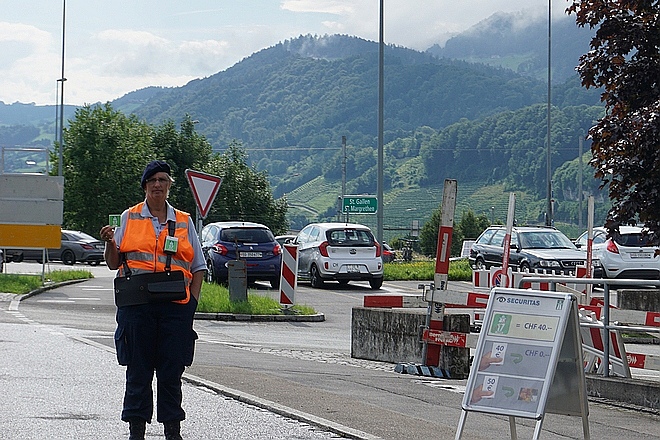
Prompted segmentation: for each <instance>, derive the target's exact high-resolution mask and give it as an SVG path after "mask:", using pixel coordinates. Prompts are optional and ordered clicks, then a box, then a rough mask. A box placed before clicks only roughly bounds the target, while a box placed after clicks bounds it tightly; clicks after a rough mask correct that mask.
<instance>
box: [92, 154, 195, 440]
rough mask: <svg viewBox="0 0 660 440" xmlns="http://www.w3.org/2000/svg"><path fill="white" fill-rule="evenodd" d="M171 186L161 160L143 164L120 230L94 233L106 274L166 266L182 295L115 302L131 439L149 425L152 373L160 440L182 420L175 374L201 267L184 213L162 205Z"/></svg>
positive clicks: (187, 348) (190, 340) (190, 349)
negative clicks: (138, 194) (134, 200)
mask: <svg viewBox="0 0 660 440" xmlns="http://www.w3.org/2000/svg"><path fill="white" fill-rule="evenodd" d="M172 183H173V179H172V177H171V176H170V166H169V165H168V164H167V163H166V162H164V161H159V160H155V161H152V162H150V163H149V164H147V166H146V168H145V169H144V172H143V174H142V179H141V184H142V189H144V191H145V194H146V197H145V200H144V201H143V202H141V203H138V204H137V205H135V206H133V207H131V208H129V209H127V210H126V211H124V212H123V214H122V215H121V221H120V225H119V227H117V228H116V229H114V227H113V226H110V225H106V226H104V227H103V228H101V231H100V235H101V238H102V239H103V240H105V241H106V247H105V261H106V263H107V265H108V268H109V269H111V270H116V269H119V270H118V273H117V276H118V277H123V276H126V273H125V272H126V268H127V267H128V268H129V271H130V273H132V274H142V273H155V272H163V271H164V270H165V268H166V265H167V266H168V270H169V269H170V268H171V269H172V270H175V271H181V272H183V279H184V284H185V297H183V299H179V300H177V301H166V302H153V301H150V300H148V299H144V300H143V298H141V297H139V295H135V296H134V298H130V300H129V301H127V302H125V303H126V304H129V305H122V303H121V301H119V298H116V303H117V330H116V332H115V346H116V349H117V359H118V361H119V363H120V364H121V365H125V366H126V391H125V394H124V404H123V410H122V413H121V419H122V420H123V421H125V422H128V423H129V430H130V437H129V439H131V440H136V439H139V440H142V439H144V437H145V431H146V423H147V422H149V423H151V418H152V415H153V407H154V405H153V396H152V382H153V376H154V371H155V372H156V376H157V378H158V379H157V385H156V391H157V396H156V399H157V420H158V422H161V423H163V425H164V431H165V438H166V440H179V439H181V438H182V437H181V433H180V426H181V421H182V420H184V419H185V417H186V414H185V411H184V410H183V408H182V406H181V402H182V390H181V377H182V375H183V372H184V370H185V367H186V366H189V365H191V364H192V360H193V353H194V345H195V340H196V339H197V334H196V333H195V331H194V330H193V326H192V324H193V318H194V314H195V309H196V307H197V302H198V300H199V293H200V290H201V286H202V281H203V279H204V271H205V270H206V264H205V261H204V256H203V254H202V249H201V245H200V243H199V239H198V237H197V233H196V231H195V225H194V222H193V221H192V219H191V218H190V215H189V214H187V213H185V212H183V211H179V210H178V209H175V208H174V207H172V205H170V204H169V203H168V201H167V196H168V193H169V189H170V187H171V185H172ZM168 255H169V257H168ZM115 290H117V289H115ZM129 293H130V292H129ZM116 294H117V293H116ZM182 295H183V294H182ZM124 299H126V298H124Z"/></svg>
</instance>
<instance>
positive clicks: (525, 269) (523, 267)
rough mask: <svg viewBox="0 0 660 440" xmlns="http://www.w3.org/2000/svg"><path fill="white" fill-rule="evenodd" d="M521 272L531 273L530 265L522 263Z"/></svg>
mask: <svg viewBox="0 0 660 440" xmlns="http://www.w3.org/2000/svg"><path fill="white" fill-rule="evenodd" d="M519 270H520V272H530V267H529V263H525V262H523V263H520V269H519Z"/></svg>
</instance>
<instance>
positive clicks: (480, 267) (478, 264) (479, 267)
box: [474, 257, 488, 270]
mask: <svg viewBox="0 0 660 440" xmlns="http://www.w3.org/2000/svg"><path fill="white" fill-rule="evenodd" d="M474 266H475V267H476V268H477V270H488V266H486V262H485V261H484V259H483V258H481V257H479V258H477V259H476V261H475V262H474Z"/></svg>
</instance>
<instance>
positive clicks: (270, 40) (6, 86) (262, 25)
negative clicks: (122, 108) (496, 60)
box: [0, 0, 568, 105]
mask: <svg viewBox="0 0 660 440" xmlns="http://www.w3.org/2000/svg"><path fill="white" fill-rule="evenodd" d="M64 1H66V22H65V25H66V28H65V30H66V32H65V33H66V38H65V40H66V44H65V66H64V69H65V71H64V77H65V78H67V81H66V86H65V98H64V101H65V103H66V104H76V105H81V104H85V103H95V102H99V101H100V102H106V101H111V100H113V99H116V98H119V97H120V96H122V95H124V94H126V93H128V92H131V91H133V90H137V89H140V88H143V87H147V86H181V85H184V84H186V83H187V82H188V81H190V80H192V79H195V78H203V77H206V76H210V75H212V74H214V73H217V72H219V71H222V70H224V69H226V68H228V67H230V66H232V65H234V64H236V63H237V62H239V61H240V60H241V59H243V58H245V57H248V56H250V55H251V54H253V53H254V52H257V51H259V50H261V49H264V48H266V47H270V46H273V45H275V44H277V43H279V42H281V41H284V40H286V39H290V38H296V37H298V36H300V35H306V34H312V35H325V34H335V33H341V34H347V35H354V36H358V37H361V38H365V39H368V40H373V41H377V40H378V25H379V24H378V12H379V5H380V2H379V1H378V0H240V1H238V0H231V1H230V0H187V1H181V0H178V1H172V0H0V76H1V78H2V80H1V81H0V101H3V102H5V103H6V104H11V103H14V102H23V103H31V102H32V103H36V104H40V105H41V104H55V103H56V102H57V101H56V90H57V85H56V84H57V79H58V78H60V77H61V71H62V9H63V3H64ZM567 4H568V3H567V0H552V11H553V15H562V14H563V13H564V12H563V11H564V10H565V9H566V7H567ZM497 11H503V12H516V11H517V12H524V16H525V17H531V16H532V15H534V16H538V15H541V16H547V13H548V12H547V11H548V1H547V0H544V1H540V0H453V1H448V0H385V42H386V43H388V44H390V43H393V44H397V45H400V46H405V47H409V48H413V49H417V50H425V49H427V48H429V47H430V46H432V45H433V44H435V43H439V44H443V43H444V42H445V41H446V40H447V38H449V37H450V36H451V35H453V34H455V33H458V32H460V31H463V30H465V29H467V28H469V27H470V26H472V25H474V24H476V23H478V22H479V21H481V20H483V19H484V18H487V17H488V16H490V15H492V14H493V13H495V12H497Z"/></svg>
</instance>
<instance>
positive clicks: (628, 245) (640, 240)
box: [575, 226, 660, 280]
mask: <svg viewBox="0 0 660 440" xmlns="http://www.w3.org/2000/svg"><path fill="white" fill-rule="evenodd" d="M575 244H576V245H577V246H578V247H580V248H582V249H585V250H586V249H587V233H586V232H584V233H583V234H582V235H580V237H579V238H578V239H577V240H576V242H575ZM659 249H660V247H658V246H650V245H649V244H648V240H647V237H645V236H644V235H643V234H642V228H641V227H639V226H620V227H619V234H617V235H616V236H615V237H612V238H607V230H606V229H605V228H602V227H598V228H594V236H593V244H592V250H593V255H594V257H598V258H599V259H600V263H601V265H602V267H603V275H604V277H605V278H622V279H632V280H658V279H660V255H657V254H656V251H657V250H659Z"/></svg>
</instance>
